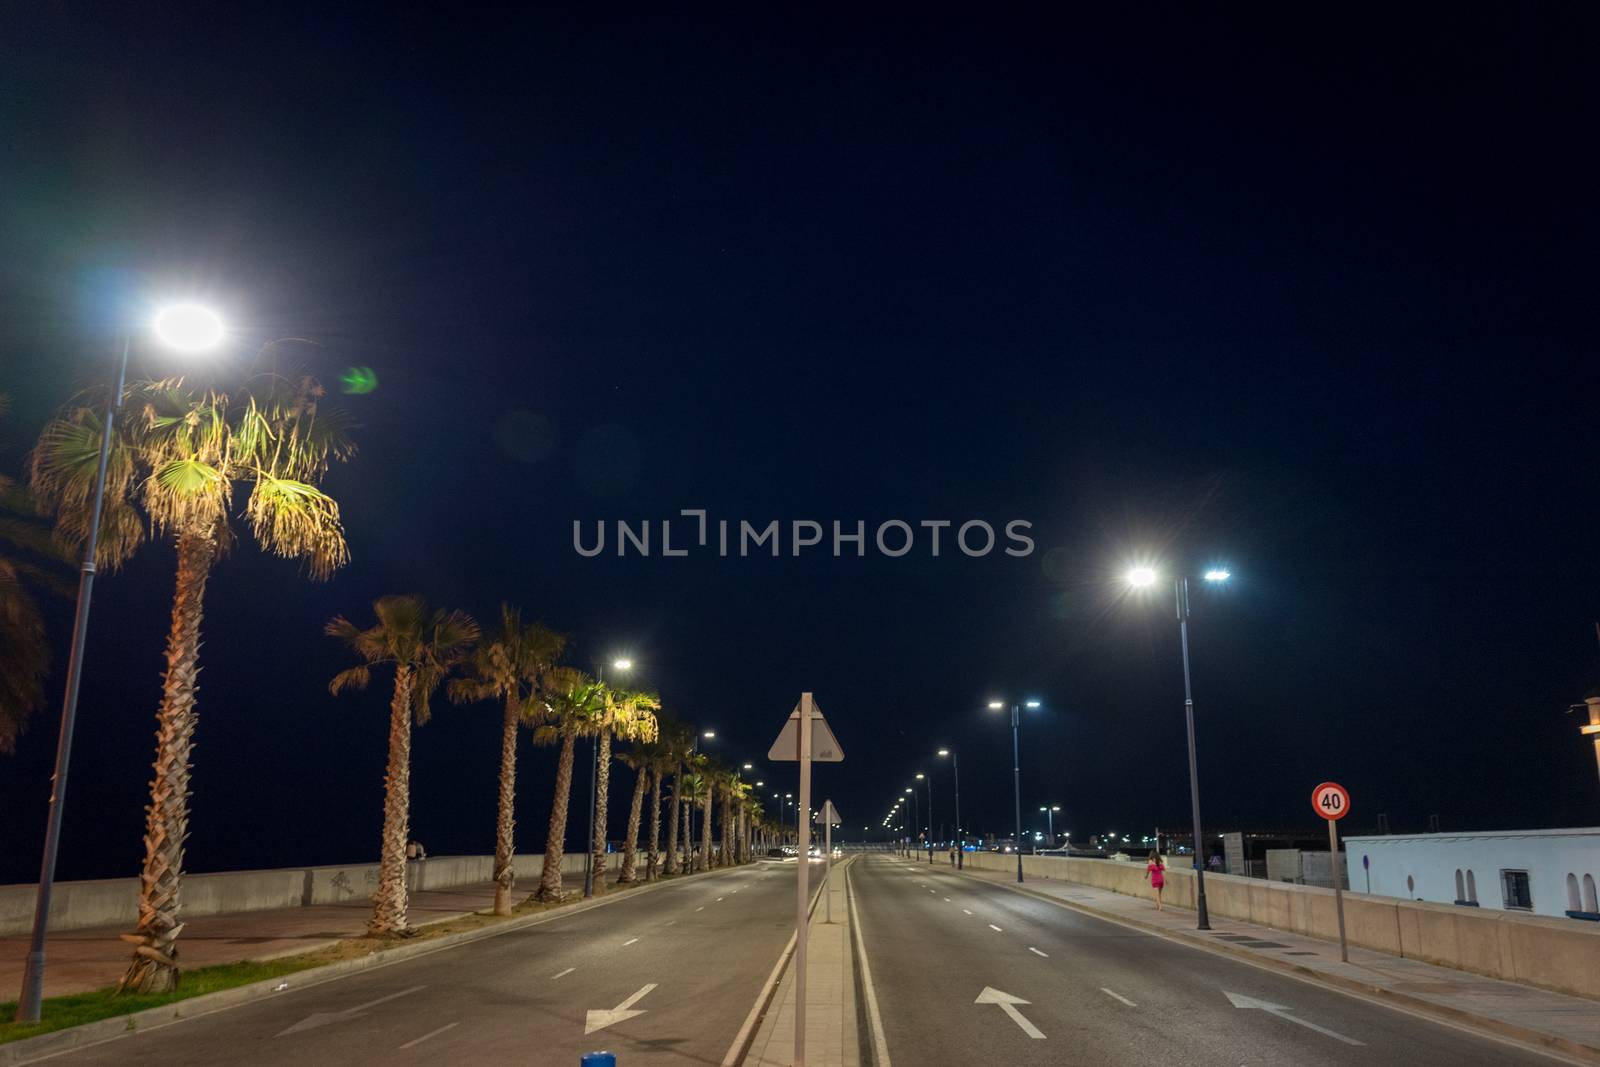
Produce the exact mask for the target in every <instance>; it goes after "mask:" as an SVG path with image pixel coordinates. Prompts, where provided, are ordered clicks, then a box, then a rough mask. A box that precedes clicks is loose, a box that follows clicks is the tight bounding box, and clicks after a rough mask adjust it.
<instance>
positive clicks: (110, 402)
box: [16, 304, 227, 1023]
mask: <svg viewBox="0 0 1600 1067" xmlns="http://www.w3.org/2000/svg"><path fill="white" fill-rule="evenodd" d="M151 333H153V334H154V335H155V338H156V340H157V341H159V342H161V344H163V345H164V346H166V347H167V348H172V349H176V350H177V351H179V352H201V351H204V350H205V349H208V348H215V347H216V346H217V345H219V344H221V343H222V341H223V339H224V337H225V336H226V334H227V330H226V328H225V327H224V326H223V323H222V317H221V316H220V315H218V314H217V313H216V312H215V311H212V310H211V309H209V308H205V307H201V306H200V305H198V304H174V305H172V306H170V307H166V308H163V309H162V310H161V311H159V312H157V313H156V316H155V318H154V320H152V322H151ZM132 344H133V335H132V334H131V333H129V332H126V331H125V332H124V333H123V335H122V337H121V340H120V342H119V344H118V346H117V347H118V349H119V350H120V352H121V354H120V355H119V356H118V358H117V364H116V366H117V371H116V375H115V376H114V377H113V379H112V388H111V395H110V396H108V397H107V398H106V414H105V419H104V420H103V421H102V424H101V428H100V455H99V460H98V466H96V468H95V476H94V503H93V504H92V505H91V506H90V509H89V526H88V531H87V533H86V535H85V537H84V545H83V563H82V565H81V566H80V567H79V568H78V605H77V609H76V611H75V613H74V615H73V620H72V644H71V645H70V647H69V651H68V653H67V689H66V695H65V697H64V698H63V700H62V705H61V735H60V737H59V738H58V740H57V741H56V766H55V773H54V775H52V776H51V779H50V809H49V812H48V814H47V815H46V816H45V831H44V857H43V859H42V860H41V861H40V864H39V889H38V895H37V897H36V898H35V900H34V910H33V933H32V936H31V937H30V938H29V941H28V955H27V957H26V960H25V962H24V965H23V971H22V995H21V996H20V997H19V998H18V1000H17V1015H16V1021H17V1022H19V1023H36V1022H38V1021H39V1011H40V1008H41V1006H42V1004H43V1000H44V935H45V930H46V928H47V927H48V926H49V924H50V896H51V892H52V890H53V889H54V888H55V880H56V854H57V852H58V851H59V850H60V847H61V820H62V816H63V815H64V813H65V804H66V797H67V769H68V766H69V765H70V763H71V761H72V732H73V727H74V725H75V723H76V722H77V717H78V685H79V682H80V681H81V680H82V678H83V655H84V642H85V640H86V639H87V638H88V635H89V605H90V601H91V600H92V599H93V595H94V574H95V553H96V551H97V550H98V546H99V542H100V515H101V512H102V511H103V510H104V508H105V500H106V467H107V465H108V463H109V462H110V458H111V433H112V428H113V426H114V425H115V422H116V416H117V413H118V412H120V411H121V410H122V391H123V389H124V387H125V386H126V384H127V379H128V349H129V348H130V347H131V346H132Z"/></svg>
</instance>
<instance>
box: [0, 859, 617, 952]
mask: <svg viewBox="0 0 1600 1067" xmlns="http://www.w3.org/2000/svg"><path fill="white" fill-rule="evenodd" d="M607 860H608V863H607V870H611V871H615V870H616V869H617V868H618V867H619V866H620V865H621V862H622V857H621V854H620V853H612V854H611V855H610V856H609V857H607ZM543 864H544V856H543V854H542V853H532V854H528V855H518V856H517V858H516V869H517V872H518V881H519V882H520V883H524V884H527V883H529V882H530V879H537V878H538V876H539V871H540V869H541V867H542V866H543ZM561 871H562V874H563V875H565V876H569V877H570V876H572V875H581V874H582V873H583V853H581V852H578V853H572V852H568V853H566V854H565V855H564V856H563V857H562V862H561ZM493 875H494V857H493V856H430V857H429V858H428V859H426V860H423V861H422V862H420V863H418V862H414V863H409V864H407V871H406V884H407V885H409V886H410V887H411V890H412V892H420V891H422V890H425V889H453V888H455V887H457V886H464V885H475V884H479V883H483V882H487V881H489V880H490V879H491V878H492V877H493ZM377 885H378V865H377V864H376V863H357V864H344V865H335V866H330V867H289V868H283V869H279V870H266V871H219V872H216V873H214V874H190V875H186V876H185V877H184V880H183V913H184V914H185V915H188V916H195V915H220V914H224V913H229V912H241V911H264V910H266V909H269V908H298V907H305V906H308V905H311V904H337V903H341V902H343V901H347V900H354V899H359V900H367V899H369V898H370V897H371V896H372V891H373V890H374V889H375V888H377ZM36 890H37V887H36V886H34V885H32V884H28V885H4V886H0V937H11V936H16V935H18V934H25V933H27V932H28V931H29V930H30V929H31V928H32V925H33V907H34V899H35V893H36ZM138 915H139V879H137V878H105V879H101V880H99V881H92V882H57V883H56V885H55V889H54V891H53V892H52V893H51V897H50V929H51V930H82V929H86V928H89V927H94V926H126V927H128V928H130V929H131V928H132V927H133V924H134V923H135V922H136V921H137V920H138Z"/></svg>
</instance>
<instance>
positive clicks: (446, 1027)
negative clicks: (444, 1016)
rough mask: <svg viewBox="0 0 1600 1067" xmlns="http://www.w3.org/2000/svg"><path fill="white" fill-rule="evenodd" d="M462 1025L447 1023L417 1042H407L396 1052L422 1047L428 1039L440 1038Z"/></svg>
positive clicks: (424, 1035)
mask: <svg viewBox="0 0 1600 1067" xmlns="http://www.w3.org/2000/svg"><path fill="white" fill-rule="evenodd" d="M460 1025H461V1024H460V1023H445V1024H444V1025H443V1026H441V1027H439V1029H437V1030H433V1031H431V1032H429V1033H426V1034H423V1035H422V1036H421V1037H419V1038H417V1039H416V1040H415V1041H407V1042H406V1043H405V1044H403V1045H401V1046H400V1047H399V1048H397V1049H395V1051H396V1052H404V1051H405V1050H406V1049H408V1048H416V1047H417V1046H418V1045H420V1044H422V1043H423V1042H424V1041H426V1040H428V1038H430V1037H438V1036H439V1035H440V1034H442V1033H444V1032H445V1031H446V1030H450V1029H454V1028H455V1027H457V1026H460Z"/></svg>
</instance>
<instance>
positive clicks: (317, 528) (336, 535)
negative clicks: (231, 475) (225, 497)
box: [245, 474, 350, 579]
mask: <svg viewBox="0 0 1600 1067" xmlns="http://www.w3.org/2000/svg"><path fill="white" fill-rule="evenodd" d="M245 516H246V518H248V519H249V521H250V529H251V532H252V533H254V534H255V537H256V540H257V541H259V542H260V543H261V546H262V547H263V548H265V549H267V550H268V551H270V552H273V553H275V554H277V555H279V556H282V557H284V558H285V559H300V560H304V561H305V564H306V570H307V571H308V572H309V573H310V575H311V576H312V577H313V578H317V579H326V578H329V577H331V576H332V575H333V572H334V571H335V570H337V569H338V568H340V567H342V566H344V565H345V564H346V563H348V562H349V561H350V548H349V546H348V545H347V544H346V543H345V539H344V527H343V526H341V525H340V523H339V505H338V504H337V503H335V502H334V499H333V498H332V497H330V496H328V495H327V494H326V493H324V492H322V490H320V489H318V488H316V487H315V486H313V485H309V484H307V483H305V482H299V481H294V480H292V479H288V478H273V477H270V476H269V475H266V474H258V475H257V476H256V479H255V484H254V486H252V487H251V490H250V499H249V501H248V502H247V503H246V505H245Z"/></svg>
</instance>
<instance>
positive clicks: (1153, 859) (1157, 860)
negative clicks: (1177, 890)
mask: <svg viewBox="0 0 1600 1067" xmlns="http://www.w3.org/2000/svg"><path fill="white" fill-rule="evenodd" d="M1144 876H1145V878H1147V879H1148V880H1149V882H1150V888H1152V889H1154V890H1155V891H1156V910H1157V911H1160V910H1161V889H1162V887H1163V886H1165V885H1166V884H1167V865H1166V864H1164V863H1162V862H1161V857H1160V855H1158V854H1157V853H1156V851H1155V850H1154V849H1152V850H1151V851H1150V863H1149V865H1148V866H1146V867H1145V869H1144Z"/></svg>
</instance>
